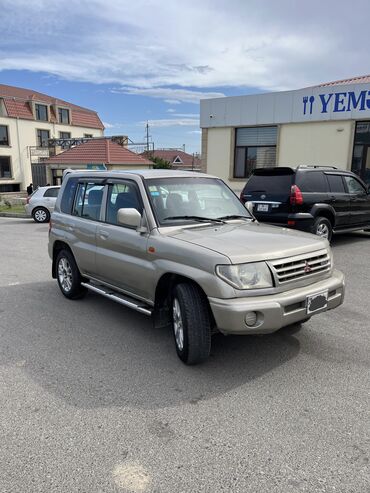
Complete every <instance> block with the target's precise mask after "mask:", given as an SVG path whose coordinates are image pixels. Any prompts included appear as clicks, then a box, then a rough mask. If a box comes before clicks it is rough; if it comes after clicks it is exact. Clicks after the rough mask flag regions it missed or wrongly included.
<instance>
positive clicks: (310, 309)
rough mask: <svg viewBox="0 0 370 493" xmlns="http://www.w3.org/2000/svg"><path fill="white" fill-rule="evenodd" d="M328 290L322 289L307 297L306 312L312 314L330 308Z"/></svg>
mask: <svg viewBox="0 0 370 493" xmlns="http://www.w3.org/2000/svg"><path fill="white" fill-rule="evenodd" d="M328 297H329V292H328V291H320V292H319V293H315V294H311V295H310V296H307V298H306V313H307V315H311V314H312V313H317V312H320V311H324V310H327V308H328Z"/></svg>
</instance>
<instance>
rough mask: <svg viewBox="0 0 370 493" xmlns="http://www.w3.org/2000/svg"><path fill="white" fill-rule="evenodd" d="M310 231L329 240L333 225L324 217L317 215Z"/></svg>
mask: <svg viewBox="0 0 370 493" xmlns="http://www.w3.org/2000/svg"><path fill="white" fill-rule="evenodd" d="M311 232H312V233H313V234H315V235H317V236H320V237H321V238H326V239H327V240H329V241H330V240H331V237H332V234H333V227H332V225H331V222H330V221H329V219H327V218H326V217H317V218H316V219H315V222H314V223H313V225H312V228H311Z"/></svg>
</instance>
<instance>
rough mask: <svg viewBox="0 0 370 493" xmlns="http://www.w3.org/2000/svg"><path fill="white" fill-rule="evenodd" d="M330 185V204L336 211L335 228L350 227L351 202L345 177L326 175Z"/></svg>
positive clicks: (333, 174)
mask: <svg viewBox="0 0 370 493" xmlns="http://www.w3.org/2000/svg"><path fill="white" fill-rule="evenodd" d="M325 174H326V178H327V180H328V184H329V196H328V203H329V204H330V205H331V206H332V207H333V209H334V211H335V227H336V228H340V227H348V226H350V224H351V201H350V194H349V193H348V192H347V190H346V188H345V185H344V180H343V175H341V174H335V173H325Z"/></svg>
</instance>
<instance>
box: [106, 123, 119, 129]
mask: <svg viewBox="0 0 370 493" xmlns="http://www.w3.org/2000/svg"><path fill="white" fill-rule="evenodd" d="M103 125H104V127H105V128H115V127H116V126H117V124H116V123H108V122H103Z"/></svg>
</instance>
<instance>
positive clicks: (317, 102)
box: [200, 76, 370, 191]
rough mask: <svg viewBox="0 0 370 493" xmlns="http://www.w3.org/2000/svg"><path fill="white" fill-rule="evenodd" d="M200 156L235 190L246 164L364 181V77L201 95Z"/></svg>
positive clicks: (368, 125) (367, 125)
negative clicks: (313, 169)
mask: <svg viewBox="0 0 370 493" xmlns="http://www.w3.org/2000/svg"><path fill="white" fill-rule="evenodd" d="M200 126H201V127H202V160H203V165H204V166H206V169H207V172H208V173H211V174H215V175H218V176H220V177H221V178H223V179H224V180H225V181H227V182H228V183H229V185H230V186H231V187H232V188H233V189H234V190H236V191H239V190H241V189H242V188H243V186H244V184H245V182H246V179H247V178H248V176H249V175H250V173H251V171H252V169H254V168H256V167H266V166H297V165H299V164H307V165H325V166H337V167H338V168H342V169H348V170H352V171H354V172H355V173H357V174H358V175H360V176H361V177H362V178H363V179H364V180H365V181H366V182H367V183H370V76H362V77H356V78H354V79H347V80H341V81H336V82H331V83H327V84H322V85H319V86H315V87H308V88H306V89H300V90H296V91H287V92H276V93H266V94H256V95H249V96H236V97H225V98H217V99H205V100H202V101H201V104H200Z"/></svg>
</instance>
